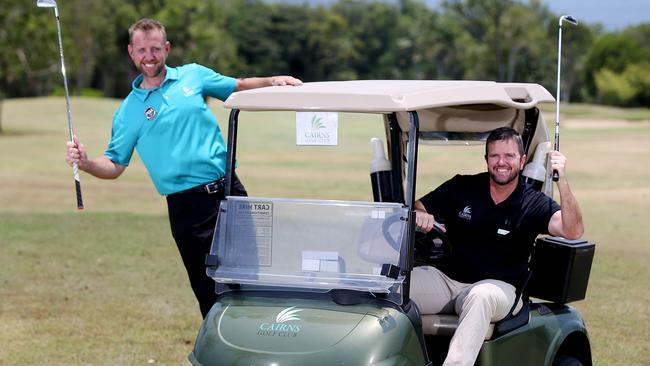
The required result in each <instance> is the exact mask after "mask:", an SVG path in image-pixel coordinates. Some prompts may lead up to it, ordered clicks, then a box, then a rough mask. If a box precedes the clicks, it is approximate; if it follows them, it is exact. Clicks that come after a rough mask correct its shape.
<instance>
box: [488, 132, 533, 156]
mask: <svg viewBox="0 0 650 366" xmlns="http://www.w3.org/2000/svg"><path fill="white" fill-rule="evenodd" d="M505 140H512V141H514V142H515V143H516V144H517V147H518V149H519V155H521V156H523V155H524V143H523V142H522V141H521V135H520V134H519V132H517V131H516V130H515V129H513V128H510V127H499V128H497V129H496V130H493V131H492V132H490V134H489V135H488V137H487V140H486V141H485V157H486V158H487V154H488V145H489V144H491V143H492V142H494V141H505Z"/></svg>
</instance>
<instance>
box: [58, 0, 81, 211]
mask: <svg viewBox="0 0 650 366" xmlns="http://www.w3.org/2000/svg"><path fill="white" fill-rule="evenodd" d="M54 17H55V18H56V30H57V34H58V36H59V55H60V57H61V75H63V89H64V91H65V104H66V107H67V112H68V131H69V133H70V141H74V130H73V128H72V112H71V110H70V93H69V91H68V78H67V76H66V73H65V59H64V57H63V40H62V38H61V23H60V21H59V11H58V9H57V8H56V7H55V8H54ZM72 172H73V175H74V180H75V183H74V186H75V192H76V193H77V209H79V210H82V209H83V208H84V203H83V198H82V196H81V179H80V178H79V166H78V165H77V163H73V164H72Z"/></svg>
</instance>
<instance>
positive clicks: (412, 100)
mask: <svg viewBox="0 0 650 366" xmlns="http://www.w3.org/2000/svg"><path fill="white" fill-rule="evenodd" d="M554 100H555V99H554V98H553V96H552V95H551V94H550V93H549V92H548V91H547V90H546V89H544V88H543V87H542V86H540V85H538V84H528V83H497V82H492V81H469V80H462V81H455V80H352V81H326V82H313V83H305V84H303V85H302V86H298V87H283V86H275V87H267V88H260V89H253V90H246V91H242V92H237V93H233V94H232V95H231V96H230V97H229V98H228V100H226V103H225V107H226V108H232V109H240V110H258V111H261V110H266V111H271V110H288V111H332V112H361V113H390V112H406V111H419V110H425V109H432V108H438V107H447V106H460V105H476V104H483V105H485V104H488V105H496V106H501V107H506V108H515V109H528V108H532V107H534V106H535V105H537V104H538V103H542V102H553V101H554Z"/></svg>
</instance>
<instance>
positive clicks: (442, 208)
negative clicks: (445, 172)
mask: <svg viewBox="0 0 650 366" xmlns="http://www.w3.org/2000/svg"><path fill="white" fill-rule="evenodd" d="M459 178H460V175H456V176H454V177H453V178H451V179H449V180H448V181H446V182H444V183H442V184H441V185H440V186H438V188H436V189H434V190H433V191H431V192H429V193H427V194H426V195H425V196H424V197H422V198H420V202H422V204H423V205H424V208H425V209H426V210H427V212H428V213H430V214H432V215H433V216H435V217H436V219H438V218H440V219H444V218H445V212H446V211H447V208H448V207H451V201H450V199H451V198H453V197H456V195H455V194H454V192H456V186H457V182H458V181H459Z"/></svg>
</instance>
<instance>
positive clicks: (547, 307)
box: [189, 80, 594, 366]
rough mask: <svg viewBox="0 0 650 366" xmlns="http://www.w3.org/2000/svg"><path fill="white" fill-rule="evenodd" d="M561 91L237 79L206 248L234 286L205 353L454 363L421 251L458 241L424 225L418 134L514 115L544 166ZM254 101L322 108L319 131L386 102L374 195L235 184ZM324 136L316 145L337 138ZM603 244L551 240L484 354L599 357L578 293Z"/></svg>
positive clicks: (224, 294)
mask: <svg viewBox="0 0 650 366" xmlns="http://www.w3.org/2000/svg"><path fill="white" fill-rule="evenodd" d="M553 100H554V99H553V97H552V96H551V95H550V94H549V93H548V92H547V91H546V90H545V89H544V88H542V87H541V86H539V85H536V84H516V83H495V82H476V81H399V80H390V81H386V80H368V81H341V82H317V83H306V84H305V85H303V86H301V87H295V88H287V87H269V88H262V89H255V90H249V91H244V92H238V93H234V94H233V95H232V96H231V97H230V98H229V99H228V100H227V101H226V102H225V107H226V108H229V109H231V113H230V119H229V129H228V160H227V174H226V188H225V189H226V199H225V200H224V201H223V202H222V203H221V207H220V213H219V217H218V220H217V224H216V230H215V234H214V239H213V244H212V249H211V252H210V254H209V255H208V257H207V258H206V265H207V274H208V275H209V276H210V277H211V278H213V279H214V280H215V283H216V291H217V292H218V293H219V298H218V300H217V302H216V303H215V305H214V306H213V308H212V310H211V311H210V312H209V314H208V315H207V317H206V318H205V320H204V321H203V324H202V326H201V328H200V330H199V334H198V336H197V339H196V343H195V346H194V350H193V351H192V352H191V354H190V355H189V360H190V362H191V363H192V364H193V365H197V366H198V365H202V366H208V365H246V366H250V365H259V366H262V365H264V366H270V365H278V366H279V365H301V366H302V365H375V366H380V365H381V366H387V365H439V364H441V363H442V360H444V357H445V355H446V352H447V347H448V344H449V340H450V338H451V336H452V335H453V332H454V330H455V328H456V325H457V322H458V318H457V316H455V315H443V314H441V315H435V316H424V317H422V316H421V315H420V314H419V313H418V309H417V307H416V306H415V305H414V303H413V302H412V301H411V300H410V297H409V286H408V284H409V281H410V275H411V270H412V268H413V267H414V265H419V264H430V265H435V264H436V262H437V261H439V260H444V255H445V250H449V246H448V244H449V243H446V241H445V240H444V238H443V237H442V236H440V237H435V235H434V236H427V237H425V238H422V237H420V236H418V235H416V231H415V227H414V220H413V218H414V212H413V204H414V201H415V198H416V197H415V188H416V176H417V175H416V173H417V170H416V169H417V157H418V143H419V142H423V143H424V142H432V141H438V142H442V143H451V142H462V143H468V142H471V141H479V142H480V141H484V140H485V138H486V137H487V134H488V133H489V131H491V130H493V129H494V128H497V127H501V126H510V127H513V128H515V129H516V130H518V131H519V132H520V133H521V134H522V137H523V140H524V146H525V149H526V151H527V153H528V155H529V156H530V159H529V161H530V162H531V163H533V162H535V163H541V164H542V165H543V167H542V169H541V170H544V169H543V168H544V166H545V160H546V159H545V155H546V152H547V151H548V149H549V146H550V144H549V134H548V131H547V127H546V124H545V122H544V119H543V118H542V114H541V113H540V112H539V110H538V109H537V107H536V106H537V104H538V103H542V102H552V101H553ZM249 111H257V112H260V111H296V112H297V113H296V115H297V117H298V116H299V115H300V116H302V113H308V114H307V118H311V121H312V127H314V128H315V129H319V128H320V127H322V125H321V123H320V122H319V121H320V119H319V118H321V117H323V118H328V117H327V116H328V115H331V114H328V113H327V112H329V113H331V112H347V113H369V114H378V115H381V116H382V120H383V123H384V126H383V127H384V130H385V132H386V135H385V138H386V140H387V150H388V159H387V160H386V163H387V164H385V167H384V168H385V169H383V170H382V171H381V172H379V173H381V174H380V175H374V177H373V179H372V188H373V196H374V197H373V200H372V201H369V202H359V201H344V200H322V199H305V198H267V197H235V196H230V192H232V182H233V180H232V177H233V172H234V168H235V157H236V152H237V141H238V140H237V134H238V123H239V115H240V112H244V114H246V113H248V112H249ZM321 112H323V114H322V115H320V114H319V113H321ZM309 113H314V114H309ZM309 116H311V117H309ZM314 116H315V117H314ZM300 118H302V117H300ZM297 119H298V118H297ZM316 122H317V123H316ZM319 131H320V130H319ZM308 135H309V137H312V138H314V139H315V142H316V143H318V142H322V141H321V140H324V139H327V138H330V137H331V136H330V135H329V134H326V133H319V134H316V133H314V132H313V131H312V132H309V133H308ZM312 142H313V141H312ZM382 147H383V146H382ZM380 150H381V149H380ZM381 155H383V152H382V153H381ZM380 158H383V156H382V157H380ZM535 159H536V160H535ZM527 168H528V166H527ZM527 173H529V174H528V175H529V176H530V177H532V178H531V179H532V180H531V184H536V185H537V186H538V187H539V189H542V190H546V191H549V190H550V187H552V184H551V182H550V174H547V173H546V172H545V171H544V172H542V174H539V173H540V169H532V168H531V169H529V171H528V172H527ZM375 178H377V179H375ZM423 241H424V242H425V243H424V244H422V242H423ZM450 246H451V250H453V243H451V244H450ZM593 253H594V244H593V243H589V242H586V241H569V240H565V239H562V238H555V237H543V238H538V239H537V241H536V243H535V249H534V253H533V255H532V256H531V272H530V275H529V277H528V278H527V279H526V280H525V281H524V282H523V283H522V284H518V297H520V298H521V299H522V300H523V304H524V305H523V307H522V309H521V310H520V311H518V312H515V311H514V310H513V311H511V314H510V315H509V316H508V317H506V318H505V319H504V320H502V321H500V322H498V323H495V324H492V325H491V327H490V333H489V334H488V336H487V337H486V340H485V342H484V344H483V346H482V348H481V352H480V354H479V356H478V359H477V363H476V364H477V365H484V366H485V365H499V366H504V365H591V351H590V345H589V339H588V336H587V330H586V328H585V325H584V322H583V320H582V318H581V317H580V315H579V313H578V312H577V311H576V310H575V309H574V308H573V307H571V306H568V305H566V303H567V302H570V301H575V300H580V299H583V298H584V296H585V291H586V287H587V282H588V277H589V271H590V268H591V260H592V258H593ZM531 298H535V300H533V299H531ZM542 299H543V300H542ZM513 308H514V307H513Z"/></svg>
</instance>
